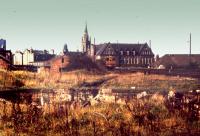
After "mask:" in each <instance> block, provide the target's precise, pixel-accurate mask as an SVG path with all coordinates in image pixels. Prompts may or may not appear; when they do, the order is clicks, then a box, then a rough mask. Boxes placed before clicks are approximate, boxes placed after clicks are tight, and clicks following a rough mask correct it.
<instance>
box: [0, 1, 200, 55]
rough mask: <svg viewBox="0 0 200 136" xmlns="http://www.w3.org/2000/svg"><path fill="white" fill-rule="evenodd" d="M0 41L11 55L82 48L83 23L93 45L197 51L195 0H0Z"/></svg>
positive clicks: (199, 18)
mask: <svg viewBox="0 0 200 136" xmlns="http://www.w3.org/2000/svg"><path fill="white" fill-rule="evenodd" d="M0 3H1V4H0V38H3V39H6V40H7V48H8V49H11V50H12V51H13V52H14V51H15V50H24V49H25V48H30V47H32V48H33V49H49V50H50V49H55V50H56V52H57V53H58V52H60V51H61V50H62V48H63V46H64V44H65V43H67V44H68V48H69V49H70V50H77V49H81V47H80V45H81V37H82V34H83V31H84V27H85V22H86V21H87V24H88V31H89V34H90V36H91V37H92V39H93V38H94V37H95V39H96V43H104V42H117V41H118V42H122V43H138V42H140V43H143V42H149V40H151V41H152V49H153V51H154V53H155V54H160V55H163V54H169V53H188V52H189V43H188V42H187V41H188V40H189V33H190V32H191V33H192V52H193V53H200V46H199V42H200V14H199V13H200V1H199V0H15V1H13V0H0Z"/></svg>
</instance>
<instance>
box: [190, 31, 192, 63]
mask: <svg viewBox="0 0 200 136" xmlns="http://www.w3.org/2000/svg"><path fill="white" fill-rule="evenodd" d="M189 42H190V54H189V62H190V64H191V55H192V34H191V33H190V41H189Z"/></svg>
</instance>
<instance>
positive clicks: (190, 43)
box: [190, 33, 192, 56]
mask: <svg viewBox="0 0 200 136" xmlns="http://www.w3.org/2000/svg"><path fill="white" fill-rule="evenodd" d="M191 54H192V35H191V33H190V56H191Z"/></svg>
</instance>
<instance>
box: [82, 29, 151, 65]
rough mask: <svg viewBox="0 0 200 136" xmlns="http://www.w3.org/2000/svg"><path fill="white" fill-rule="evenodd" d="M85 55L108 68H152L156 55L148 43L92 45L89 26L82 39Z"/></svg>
mask: <svg viewBox="0 0 200 136" xmlns="http://www.w3.org/2000/svg"><path fill="white" fill-rule="evenodd" d="M82 47H83V53H84V54H87V55H88V56H90V57H91V58H92V59H93V60H95V61H99V62H101V63H102V64H103V65H105V66H107V67H151V66H152V64H153V63H154V53H153V52H152V50H151V48H150V47H149V45H148V44H147V43H142V44H141V43H137V44H129V43H104V44H95V40H94V44H91V40H90V39H89V35H88V31H87V26H86V28H85V31H84V35H83V38H82Z"/></svg>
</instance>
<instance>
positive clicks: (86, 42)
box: [82, 24, 90, 54]
mask: <svg viewBox="0 0 200 136" xmlns="http://www.w3.org/2000/svg"><path fill="white" fill-rule="evenodd" d="M82 49H83V50H82V52H83V53H87V54H88V53H89V52H90V39H89V35H88V30H87V24H86V26H85V31H84V34H83V37H82Z"/></svg>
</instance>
